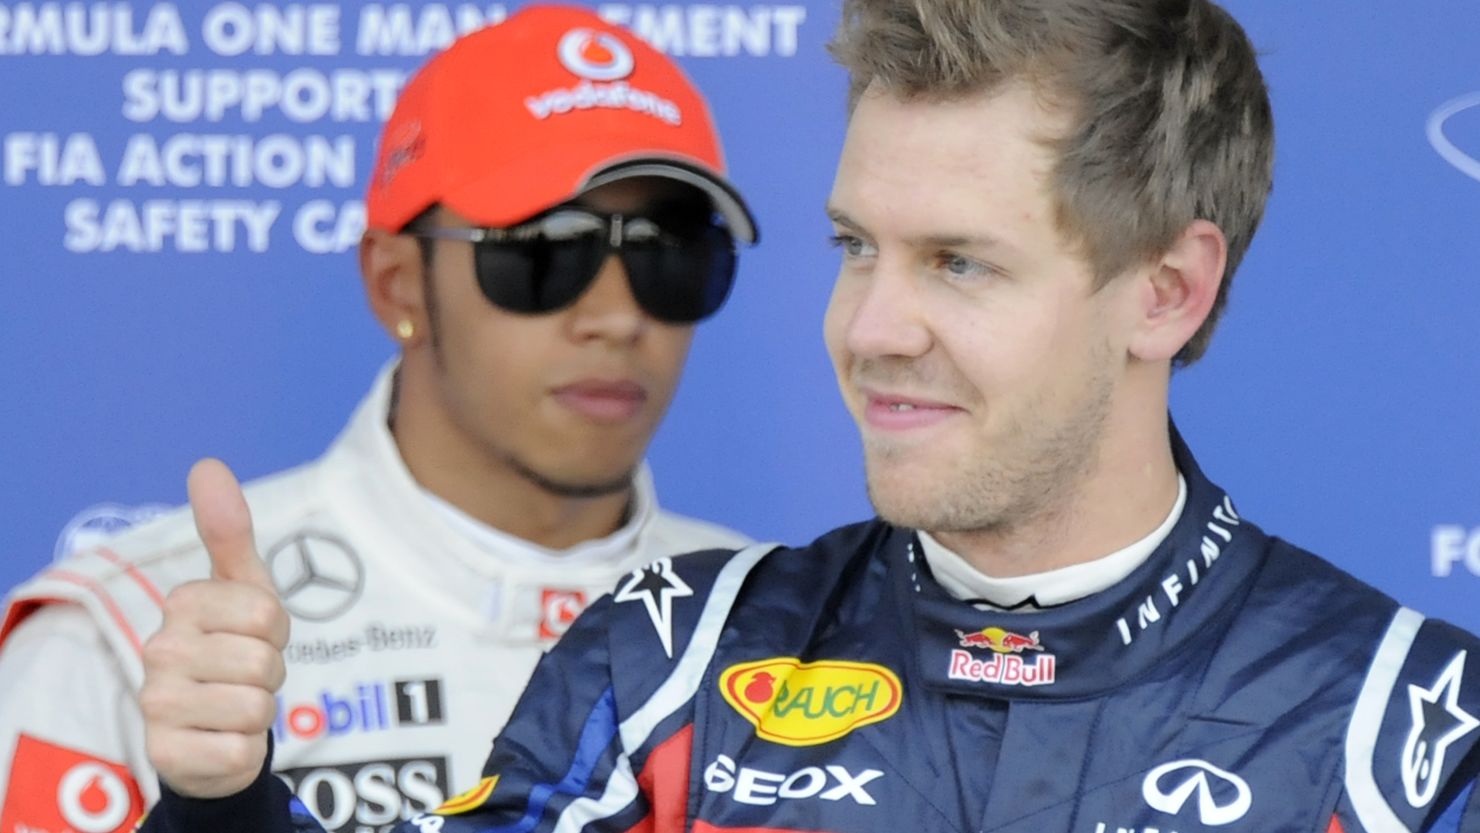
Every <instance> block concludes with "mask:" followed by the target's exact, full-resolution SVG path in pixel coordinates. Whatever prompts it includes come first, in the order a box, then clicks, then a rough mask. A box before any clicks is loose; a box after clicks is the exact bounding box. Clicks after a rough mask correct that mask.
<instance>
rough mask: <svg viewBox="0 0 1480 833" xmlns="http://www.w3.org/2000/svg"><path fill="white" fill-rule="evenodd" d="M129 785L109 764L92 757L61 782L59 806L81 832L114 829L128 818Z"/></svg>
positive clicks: (74, 827) (73, 768) (58, 793)
mask: <svg viewBox="0 0 1480 833" xmlns="http://www.w3.org/2000/svg"><path fill="white" fill-rule="evenodd" d="M132 803H133V802H132V801H131V800H130V798H129V791H128V785H126V784H124V783H123V779H122V778H119V777H118V776H117V775H115V774H113V772H112V771H111V770H109V769H108V767H106V766H103V765H102V764H100V763H96V762H93V761H88V762H87V763H82V764H78V765H77V766H74V767H72V768H71V769H69V770H67V774H65V775H63V776H62V779H61V781H60V782H59V783H58V784H57V809H59V810H61V811H62V818H63V819H65V820H66V822H67V824H70V825H71V826H72V827H73V829H75V830H76V831H77V833H110V831H113V830H117V829H118V828H119V827H120V826H122V825H123V823H124V822H126V821H128V817H129V811H130V809H132Z"/></svg>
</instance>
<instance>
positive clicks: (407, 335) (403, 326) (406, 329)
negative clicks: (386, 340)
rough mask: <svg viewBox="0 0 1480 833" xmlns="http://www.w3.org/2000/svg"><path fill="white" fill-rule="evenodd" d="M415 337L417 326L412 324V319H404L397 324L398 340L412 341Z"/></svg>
mask: <svg viewBox="0 0 1480 833" xmlns="http://www.w3.org/2000/svg"><path fill="white" fill-rule="evenodd" d="M414 335H416V325H415V324H412V323H411V319H409V318H402V319H401V320H400V321H397V322H396V338H399V339H400V340H402V341H410V340H411V337H412V336H414Z"/></svg>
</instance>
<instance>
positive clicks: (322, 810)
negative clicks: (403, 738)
mask: <svg viewBox="0 0 1480 833" xmlns="http://www.w3.org/2000/svg"><path fill="white" fill-rule="evenodd" d="M278 775H279V776H281V777H282V779H283V780H284V781H286V782H288V788H289V789H291V790H292V791H293V794H294V795H296V796H298V800H299V801H302V802H303V804H304V806H305V807H307V808H308V810H309V812H311V813H313V814H314V816H315V817H316V818H318V819H319V820H320V821H321V822H323V824H324V829H325V830H327V831H329V833H386V831H389V830H391V829H392V828H393V827H395V826H396V825H397V824H399V823H400V822H402V821H404V820H406V819H409V818H412V817H413V816H415V815H417V814H418V813H426V812H430V811H432V810H434V809H436V808H437V807H438V806H440V805H441V804H442V802H443V801H445V800H446V798H447V759H446V758H433V757H426V758H397V759H393V760H385V761H361V762H359V763H347V764H325V765H323V766H309V767H298V768H296V769H285V770H281V771H279V772H278Z"/></svg>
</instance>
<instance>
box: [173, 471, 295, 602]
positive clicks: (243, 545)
mask: <svg viewBox="0 0 1480 833" xmlns="http://www.w3.org/2000/svg"><path fill="white" fill-rule="evenodd" d="M185 490H186V492H188V493H189V495H190V509H191V511H192V512H194V514H195V531H196V532H197V533H199V535H200V540H201V541H202V542H204V543H205V545H206V552H207V553H208V554H209V555H210V557H211V577H212V578H216V579H224V580H226V581H244V582H248V583H250V584H255V585H257V586H259V587H262V588H264V589H266V590H267V591H268V592H271V593H273V594H274V595H276V592H277V591H276V590H274V589H273V586H272V576H270V575H268V573H267V567H266V565H264V564H263V563H262V559H261V558H258V557H257V545H256V544H255V543H254V542H253V540H252V513H251V511H250V510H248V509H247V499H246V497H245V496H243V495H242V487H241V484H239V483H237V481H236V475H234V474H232V473H231V469H229V468H227V467H226V464H225V463H223V462H221V461H220V460H214V459H210V458H207V459H205V460H201V461H200V462H198V463H196V464H195V465H194V466H192V467H191V468H190V476H189V478H188V479H187V480H186V481H185Z"/></svg>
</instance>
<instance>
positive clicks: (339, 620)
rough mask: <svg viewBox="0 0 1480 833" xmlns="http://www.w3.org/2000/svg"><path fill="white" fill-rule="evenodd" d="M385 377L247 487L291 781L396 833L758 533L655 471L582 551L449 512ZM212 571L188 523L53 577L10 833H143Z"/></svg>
mask: <svg viewBox="0 0 1480 833" xmlns="http://www.w3.org/2000/svg"><path fill="white" fill-rule="evenodd" d="M391 391H392V377H391V370H390V369H389V368H387V370H386V371H385V372H383V373H381V374H380V377H379V378H378V380H377V381H376V383H375V385H374V388H373V389H372V390H371V392H370V394H369V395H368V396H367V398H366V399H365V400H364V402H363V403H362V404H361V406H360V407H359V409H358V410H357V411H356V413H355V415H354V417H353V418H352V419H351V420H350V423H349V425H348V426H347V427H346V428H345V429H344V431H343V433H342V434H341V435H340V437H339V438H338V439H337V440H336V441H335V443H334V444H333V447H332V448H330V449H329V450H328V452H327V453H326V454H325V455H324V456H323V457H322V458H321V459H319V460H317V461H314V462H313V463H310V464H307V465H304V466H300V467H298V468H295V469H292V470H290V471H287V472H282V473H279V474H276V475H273V476H271V477H268V478H265V479H263V480H259V481H256V482H254V483H252V484H249V485H248V486H247V499H248V501H249V503H250V504H251V507H252V514H253V524H254V527H255V532H256V539H257V543H258V545H259V546H260V547H262V552H263V555H264V557H265V559H266V561H267V565H268V569H269V570H270V572H271V573H272V575H273V578H274V581H275V583H277V585H278V588H279V592H280V593H281V594H282V596H283V599H284V603H285V604H286V606H287V607H288V610H289V612H290V613H291V614H292V616H293V636H292V641H291V642H290V643H289V644H288V649H287V652H286V657H285V658H286V660H287V664H288V679H287V682H286V683H285V684H284V686H283V688H282V690H281V691H280V692H279V693H278V694H279V696H278V723H277V725H276V726H275V727H274V731H273V734H274V736H275V739H276V741H277V759H276V761H275V763H276V767H277V772H278V773H280V774H281V775H283V776H284V777H286V778H288V779H289V780H290V781H291V782H292V783H293V787H294V790H295V791H296V792H297V794H299V795H300V796H301V797H302V799H303V801H304V802H305V803H306V804H307V805H308V806H309V807H310V808H312V809H313V810H314V811H315V812H317V813H318V814H319V815H320V818H322V819H323V820H324V821H325V823H326V824H328V825H329V826H330V828H331V829H337V830H342V831H345V833H361V831H378V830H382V829H388V828H389V827H391V826H392V825H394V824H395V823H397V822H399V821H401V820H403V819H405V818H409V817H411V816H413V815H415V814H416V813H417V812H420V811H424V810H427V809H431V808H434V807H437V806H438V805H439V804H441V803H442V802H443V801H445V800H446V798H447V797H448V796H449V795H451V794H452V793H453V792H454V791H455V789H456V785H458V784H465V783H468V782H471V781H474V780H476V779H477V777H478V772H479V771H480V769H481V768H482V765H483V763H484V760H485V759H486V758H487V757H488V742H489V739H490V738H492V737H493V735H494V733H495V732H497V731H498V729H499V728H500V727H501V726H502V725H503V722H504V720H505V719H507V717H508V715H509V713H510V711H512V710H513V708H514V704H515V703H516V702H517V699H518V696H519V693H520V691H522V690H523V685H524V682H525V680H526V679H528V676H529V674H530V673H531V672H532V671H533V669H534V667H535V664H536V663H537V662H538V661H539V658H540V657H541V656H542V655H543V653H544V651H545V650H546V649H548V648H549V647H550V645H552V644H553V643H554V642H555V639H556V637H558V636H559V635H560V634H561V633H562V632H564V631H565V630H566V629H567V628H568V627H569V626H570V623H571V621H573V620H574V619H575V616H576V613H577V612H579V610H580V609H581V608H582V607H584V605H585V604H586V603H587V602H588V601H590V600H594V599H596V598H598V597H600V596H601V595H602V594H603V593H606V592H607V591H608V590H610V589H611V586H612V584H613V582H615V581H617V580H618V579H619V578H621V577H622V576H623V575H625V574H626V573H627V572H628V571H630V570H633V569H635V568H637V567H639V566H642V565H644V564H647V563H649V562H651V561H652V560H653V559H655V558H658V557H660V556H667V555H673V554H675V553H682V552H687V551H689V550H696V549H705V548H708V547H722V546H729V547H734V546H742V545H744V544H745V543H746V542H747V539H746V538H744V537H743V536H741V535H739V534H738V533H735V532H732V531H730V530H727V529H724V528H723V527H719V526H716V525H713V524H709V523H705V522H702V521H698V520H695V519H692V518H686V517H682V516H679V515H676V514H674V513H672V512H667V511H664V510H663V509H662V508H661V507H660V506H659V505H658V502H657V497H656V495H655V492H654V489H653V483H652V477H651V475H650V474H649V473H648V471H647V467H646V466H643V467H642V469H641V470H640V471H639V472H638V474H637V477H636V482H635V498H634V500H633V502H632V508H631V512H630V517H629V519H628V522H627V523H626V524H625V525H624V526H623V527H622V528H621V529H620V530H617V531H616V532H614V533H613V534H611V535H609V536H607V537H605V538H602V539H597V540H593V541H587V542H584V543H582V544H580V545H577V546H575V547H572V548H570V549H569V550H564V551H561V552H550V551H547V550H543V549H541V548H540V547H538V546H536V545H534V544H532V543H530V542H528V541H524V540H522V539H519V538H515V537H514V536H511V535H503V534H500V533H497V532H495V531H493V530H487V529H484V530H481V532H482V533H483V535H482V536H481V537H479V536H477V535H474V534H471V533H469V532H468V531H467V530H464V529H463V528H462V526H466V525H467V524H470V523H471V522H470V521H466V522H464V523H463V524H462V525H459V524H458V523H457V522H456V518H457V516H455V515H451V514H449V513H448V512H444V511H439V507H438V506H437V505H435V503H434V501H435V499H434V498H432V497H431V496H430V495H428V494H427V493H426V492H424V491H423V490H422V488H421V486H420V485H419V484H418V483H417V482H416V481H415V480H414V479H413V478H412V476H411V473H410V472H409V471H408V470H407V469H406V466H405V464H404V463H403V462H402V460H401V457H400V454H399V452H398V451H397V449H396V445H395V440H394V438H393V437H392V436H391V433H390V431H389V430H388V429H387V427H386V419H387V414H388V412H389V407H390V404H389V403H390V399H391V395H392V393H391ZM209 574H210V565H209V562H208V559H207V557H206V553H205V550H204V548H203V547H202V545H201V543H200V539H199V537H198V536H197V535H196V532H195V526H194V524H193V522H192V521H191V516H190V512H189V510H188V509H184V510H181V511H179V512H176V513H173V514H171V515H170V516H167V517H165V518H162V519H160V520H158V521H156V522H154V523H151V524H149V525H147V526H142V527H139V528H137V529H133V530H129V531H128V532H127V533H125V534H124V535H121V536H119V537H117V538H114V539H112V540H111V541H109V542H108V543H107V544H106V545H103V546H99V547H94V548H90V549H87V550H84V551H81V552H78V553H76V554H75V555H73V556H71V557H69V558H67V559H65V560H64V561H62V562H60V563H58V564H55V565H52V566H51V567H50V568H49V569H47V570H45V571H43V572H42V573H40V574H39V575H37V576H36V577H35V578H34V579H32V580H31V581H29V582H27V583H26V584H24V585H22V586H20V587H18V588H16V589H15V590H14V591H13V592H12V593H11V594H10V596H9V597H8V599H7V602H8V609H7V611H6V615H5V617H4V624H3V625H0V831H3V833H17V831H21V830H30V831H35V832H36V833H62V831H75V833H115V831H119V833H123V832H124V831H129V830H132V829H133V826H134V823H135V821H136V820H137V819H138V817H139V815H140V814H141V813H142V812H143V811H144V808H145V806H146V802H148V801H152V800H153V799H154V798H155V790H154V787H155V784H157V783H158V782H157V779H156V778H155V775H154V770H153V769H152V768H150V766H149V763H148V760H147V758H146V756H145V745H144V739H143V723H144V721H143V718H142V716H141V715H140V713H139V707H138V699H137V693H138V687H139V686H140V684H141V683H142V681H143V663H142V661H141V648H142V645H143V642H144V641H145V640H146V639H147V638H148V637H149V635H150V634H151V633H153V632H154V630H155V629H156V628H158V627H159V623H160V621H161V618H162V613H161V606H162V604H163V600H164V597H165V594H167V593H168V592H169V591H170V589H171V588H173V587H175V586H177V585H179V584H181V583H184V582H186V581H190V580H193V579H200V578H205V577H206V576H207V575H209Z"/></svg>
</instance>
